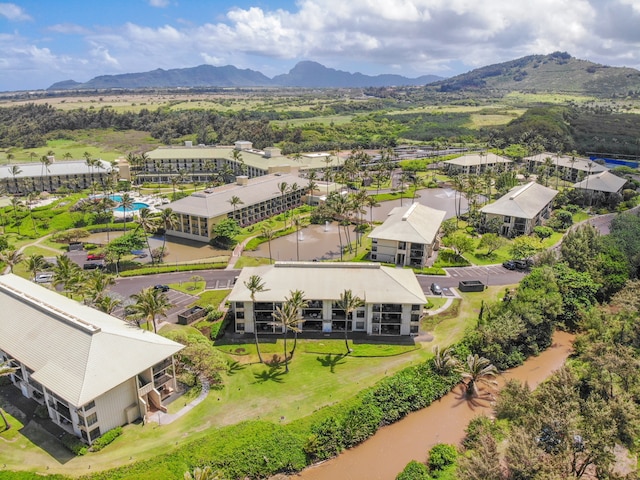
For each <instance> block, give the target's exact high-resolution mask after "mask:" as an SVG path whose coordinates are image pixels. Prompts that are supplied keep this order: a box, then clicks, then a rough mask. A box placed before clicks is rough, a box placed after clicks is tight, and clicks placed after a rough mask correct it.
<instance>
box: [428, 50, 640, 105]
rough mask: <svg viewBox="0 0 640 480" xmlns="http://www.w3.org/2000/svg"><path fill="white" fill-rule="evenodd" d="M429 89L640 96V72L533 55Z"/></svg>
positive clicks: (559, 56) (556, 55) (560, 56)
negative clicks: (639, 94) (630, 94)
mask: <svg viewBox="0 0 640 480" xmlns="http://www.w3.org/2000/svg"><path fill="white" fill-rule="evenodd" d="M427 88H435V89H438V90H440V91H441V92H453V91H462V90H487V91H491V90H493V91H496V90H497V91H502V92H511V91H528V92H564V93H573V94H585V95H596V96H612V95H624V96H626V95H628V94H629V93H630V92H631V93H632V95H634V96H635V95H638V93H640V71H638V70H635V69H633V68H625V67H609V66H607V65H600V64H597V63H593V62H589V61H586V60H579V59H577V58H574V57H572V56H571V55H569V54H568V53H563V52H555V53H552V54H549V55H530V56H527V57H522V58H519V59H516V60H511V61H508V62H504V63H498V64H494V65H488V66H485V67H481V68H477V69H475V70H472V71H470V72H468V73H465V74H462V75H458V76H455V77H452V78H449V79H447V80H443V81H440V82H436V83H434V84H432V85H430V86H429V87H427Z"/></svg>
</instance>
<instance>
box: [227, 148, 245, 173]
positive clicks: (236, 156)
mask: <svg viewBox="0 0 640 480" xmlns="http://www.w3.org/2000/svg"><path fill="white" fill-rule="evenodd" d="M231 158H232V159H233V160H234V162H235V165H234V168H233V170H234V172H237V171H238V170H240V173H244V172H245V170H246V169H247V166H246V165H245V163H244V160H243V159H242V152H241V151H240V150H236V149H233V150H232V151H231Z"/></svg>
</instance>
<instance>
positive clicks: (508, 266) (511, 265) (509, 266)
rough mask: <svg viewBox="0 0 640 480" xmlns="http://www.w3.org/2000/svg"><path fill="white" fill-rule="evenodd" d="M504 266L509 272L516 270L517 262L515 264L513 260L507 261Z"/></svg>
mask: <svg viewBox="0 0 640 480" xmlns="http://www.w3.org/2000/svg"><path fill="white" fill-rule="evenodd" d="M502 266H503V267H504V268H506V269H507V270H515V269H516V262H514V261H513V260H507V261H506V262H502Z"/></svg>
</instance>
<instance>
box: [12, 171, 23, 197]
mask: <svg viewBox="0 0 640 480" xmlns="http://www.w3.org/2000/svg"><path fill="white" fill-rule="evenodd" d="M21 173H22V169H21V168H20V167H19V166H18V165H11V166H10V167H9V174H10V175H11V176H12V177H13V186H14V187H15V189H16V191H15V192H14V193H20V189H19V188H18V180H17V179H16V177H17V176H18V175H20V174H21Z"/></svg>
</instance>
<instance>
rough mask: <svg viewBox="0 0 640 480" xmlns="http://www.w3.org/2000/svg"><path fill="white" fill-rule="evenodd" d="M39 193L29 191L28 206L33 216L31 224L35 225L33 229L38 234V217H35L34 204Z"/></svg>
mask: <svg viewBox="0 0 640 480" xmlns="http://www.w3.org/2000/svg"><path fill="white" fill-rule="evenodd" d="M38 196H39V193H38V192H34V191H31V192H29V193H27V208H28V209H29V216H30V217H31V225H32V226H33V231H34V232H35V234H36V235H38V227H36V219H35V218H33V208H32V207H33V204H34V203H35V201H36V200H37V199H38Z"/></svg>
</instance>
